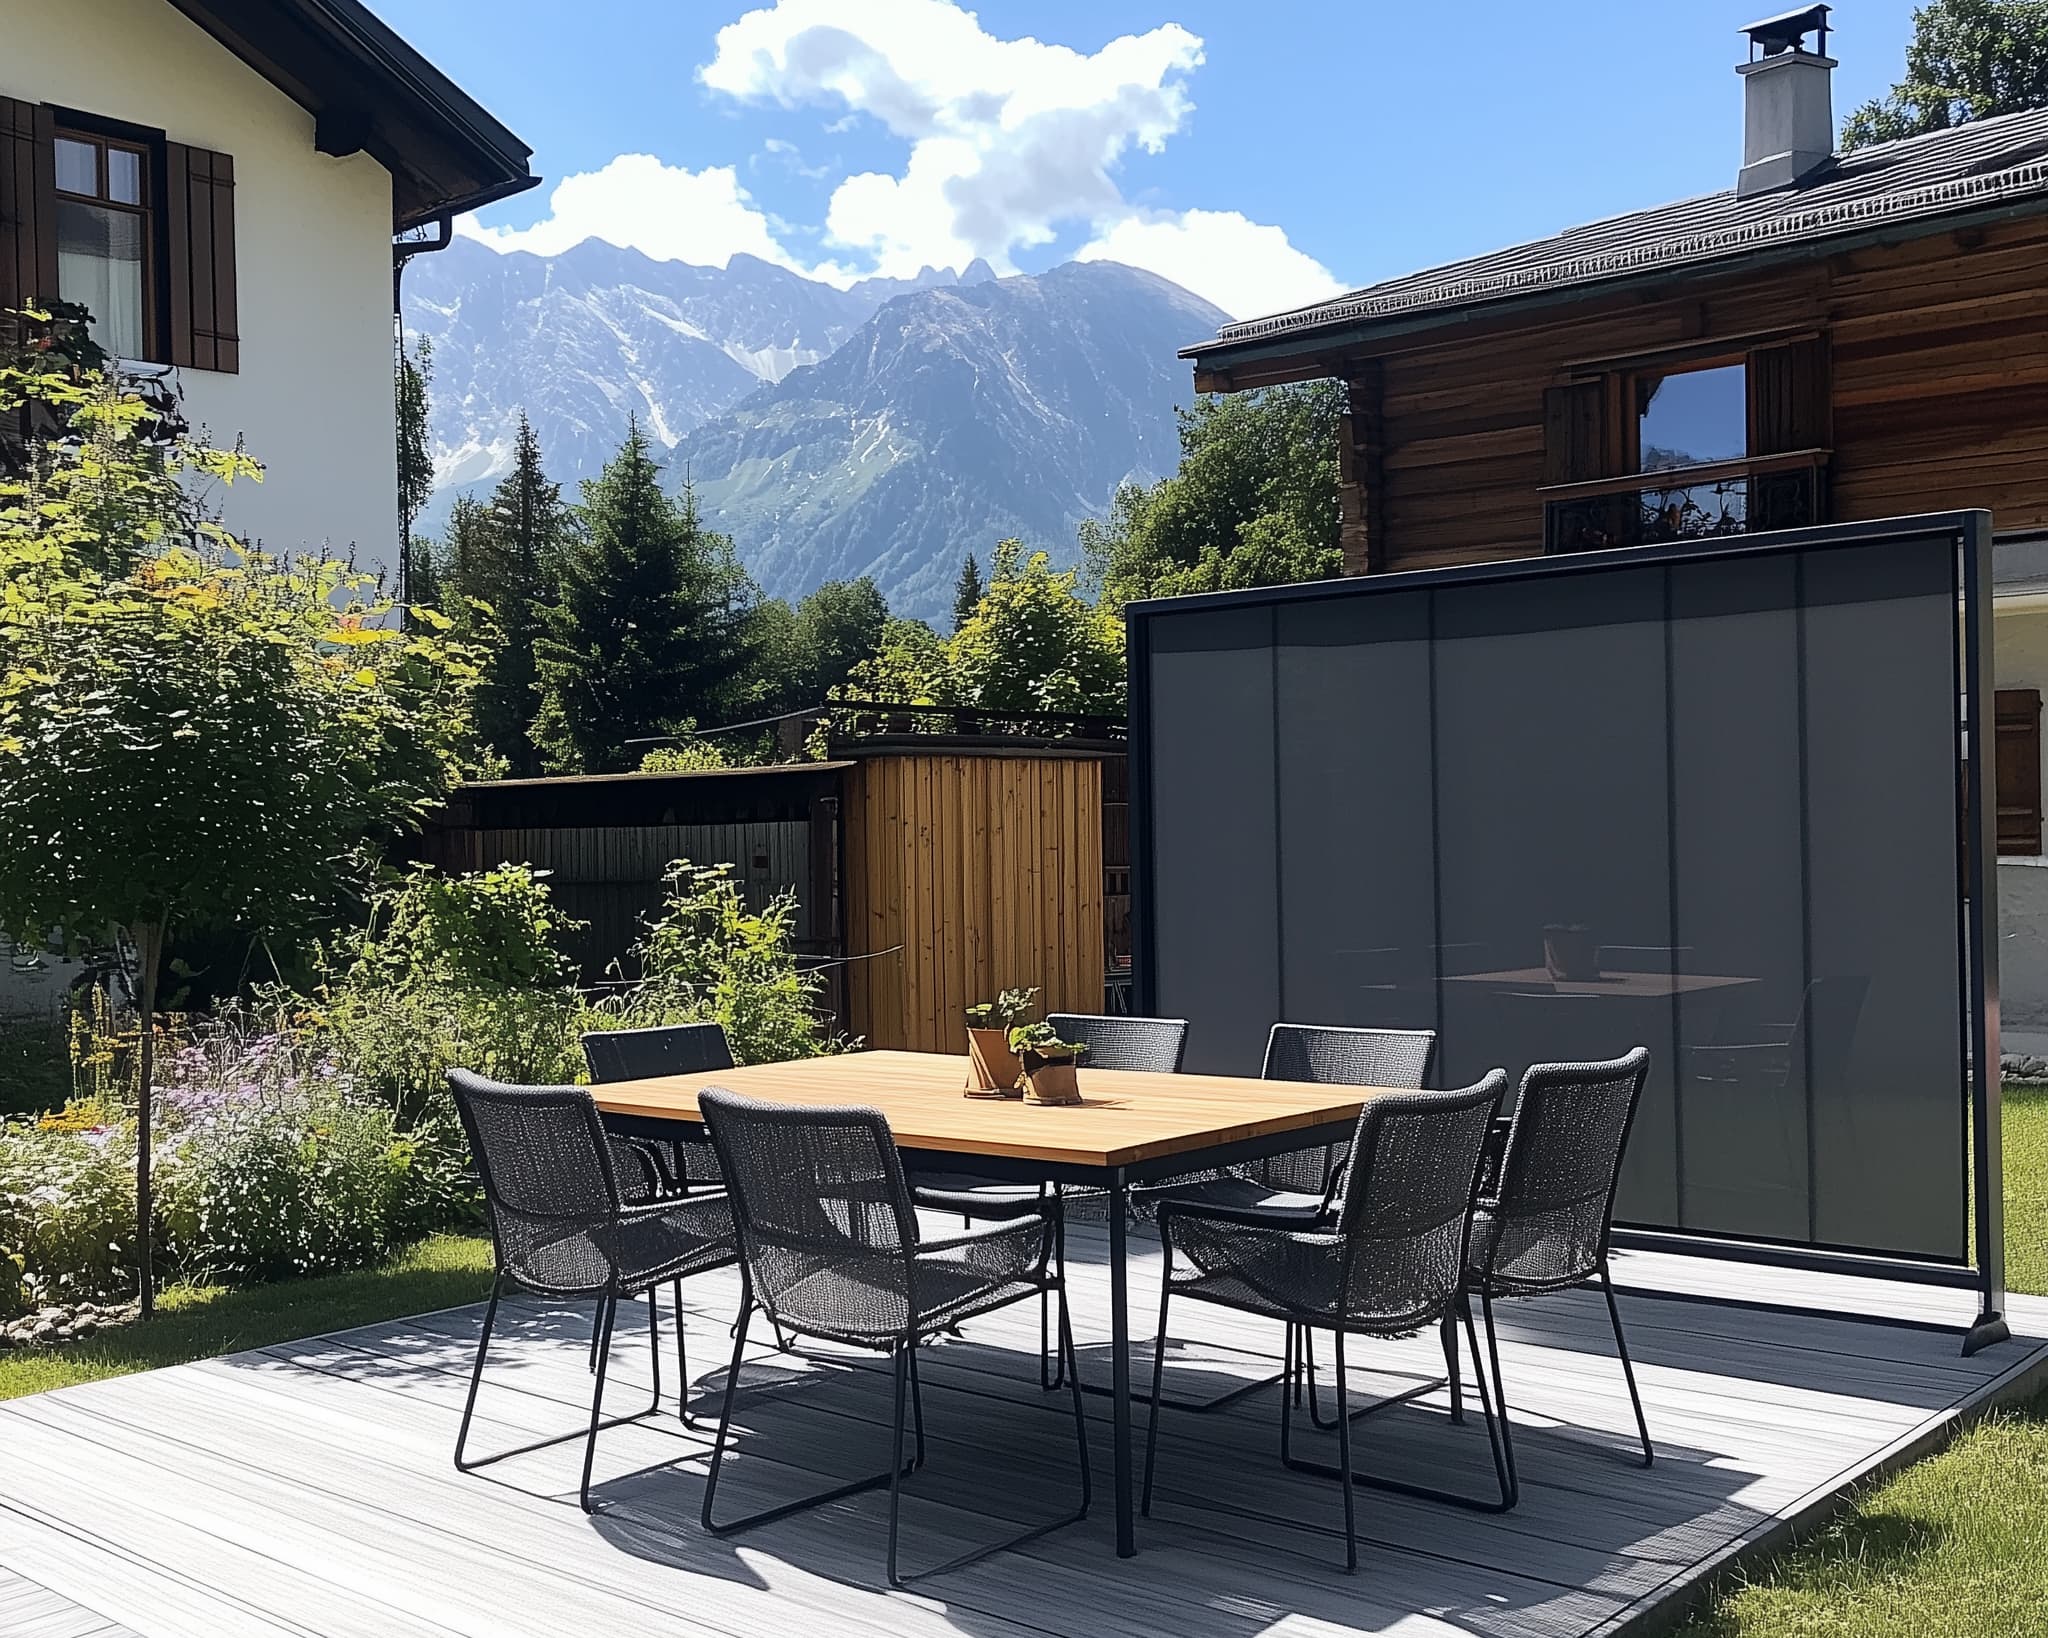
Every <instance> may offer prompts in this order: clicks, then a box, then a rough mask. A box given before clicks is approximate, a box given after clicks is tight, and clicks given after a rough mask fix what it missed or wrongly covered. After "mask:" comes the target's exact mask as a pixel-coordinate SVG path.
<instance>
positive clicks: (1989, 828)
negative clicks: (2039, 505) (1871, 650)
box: [1957, 512, 2012, 1355]
mask: <svg viewBox="0 0 2048 1638" xmlns="http://www.w3.org/2000/svg"><path fill="white" fill-rule="evenodd" d="M1957 544H1958V545H1959V547H1960V549H1961V554H1962V560H1963V563H1962V567H1963V655H1962V659H1963V676H1962V684H1963V714H1964V718H1965V720H1966V723H1967V725H1968V729H1969V736H1970V737H1969V741H1968V751H1969V755H1968V757H1967V758H1966V759H1965V762H1964V768H1965V773H1964V779H1965V781H1966V789H1965V794H1964V802H1965V805H1966V807H1967V809H1968V813H1969V828H1968V832H1967V834H1966V836H1965V838H1964V841H1965V847H1966V850H1967V852H1968V854H1969V859H1968V870H1969V875H1968V887H1967V891H1968V894H1969V902H1968V904H1967V905H1966V907H1965V925H1964V939H1965V941H1966V943H1967V946H1968V954H1969V974H1970V990H1969V1006H1970V1025H1969V1027H1970V1039H1969V1047H1970V1135H1971V1139H1972V1142H1971V1145H1970V1159H1971V1164H1972V1168H1973V1170H1972V1176H1971V1187H1972V1193H1973V1203H1974V1206H1975V1217H1976V1241H1977V1243H1976V1259H1977V1281H1978V1285H1977V1289H1978V1294H1979V1307H1978V1312H1977V1319H1976V1322H1975V1323H1974V1324H1973V1325H1971V1327H1970V1330H1969V1333H1968V1334H1967V1335H1966V1336H1965V1337H1964V1338H1963V1353H1964V1354H1965V1355H1969V1354H1974V1353H1976V1352H1977V1351H1978V1350H1979V1349H1981V1348H1988V1347H1990V1346H1991V1344H1993V1343H1994V1342H2003V1341H2005V1339H2006V1338H2007V1337H2008V1336H2010V1335H2011V1334H2012V1333H2011V1332H2010V1330H2009V1329H2008V1328H2007V1326H2006V1323H2005V1170H2004V1164H2003V1160H2002V1158H2001V1153H2000V1149H2001V1145H2000V1142H1999V1139H2000V1136H2001V1134H2000V1130H1999V1127H2000V1122H2001V1120H2002V1118H2003V1116H2002V1113H2001V1108H2000V1097H1999V1084H1998V1083H1999V1073H1998V1057H1999V1041H1998V898H1997V894H1998V812H1997V799H1996V796H1995V795H1994V786H1993V783H1992V775H1991V768H1992V765H1993V760H1994V758H1995V757H1996V755H1997V729H1996V727H1995V726H1994V723H1993V713H1992V703H1993V700H1994V698H1995V690H1996V687H1997V684H1996V682H1995V679H1994V673H1993V668H1992V647H1991V643H1990V641H1989V638H1990V632H1989V631H1988V630H1987V629H1986V627H1987V621H1986V616H1987V614H1988V613H1989V612H1990V607H1991V514H1990V513H1989V512H1977V513H1973V514H1971V515H1970V516H1969V517H1968V518H1967V519H1966V520H1965V522H1964V527H1963V530H1962V533H1961V534H1960V535H1959V537H1958V542H1957Z"/></svg>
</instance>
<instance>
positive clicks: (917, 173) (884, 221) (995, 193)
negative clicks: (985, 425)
mask: <svg viewBox="0 0 2048 1638" xmlns="http://www.w3.org/2000/svg"><path fill="white" fill-rule="evenodd" d="M1201 61H1202V42H1201V41H1200V40H1199V39H1198V38H1197V37H1196V36H1195V35H1193V34H1191V33H1189V32H1188V31H1187V30H1186V29H1184V28H1182V27H1181V26H1180V25H1179V24H1177V23H1166V24H1162V25H1161V26H1160V27H1158V28H1155V29H1152V30H1150V31H1149V32H1148V33H1145V34H1129V35H1124V36H1121V37H1119V38H1118V39H1115V40H1112V41H1110V42H1109V43H1108V44H1107V45H1105V46H1104V47H1103V48H1102V49H1101V50H1100V51H1096V52H1093V53H1083V52H1079V51H1075V50H1073V49H1072V48H1070V47H1067V46H1061V45H1048V44H1046V43H1044V42H1042V41H1039V40H1035V39H1030V38H1028V37H1027V38H1022V39H1015V40H1005V39H1000V38H998V37H996V36H995V35H992V34H990V33H988V32H987V31H986V30H985V29H983V28H982V26H981V23H980V21H979V19H977V18H976V17H975V16H974V14H973V13H972V12H967V11H962V10H961V9H960V8H959V7H958V6H957V5H954V4H951V3H950V0H866V3H865V4H863V5H862V6H861V7H860V8H859V9H858V11H857V12H853V11H851V10H850V8H848V7H846V6H845V5H844V4H843V3H841V0H777V3H776V4H774V5H771V6H767V7H764V8H763V9H761V10H758V11H750V12H748V13H746V14H745V15H744V16H742V17H741V18H739V19H738V20H737V21H736V22H733V23H730V24H728V25H726V27H724V28H722V29H720V30H719V32H718V41H717V51H716V54H715V55H714V56H713V58H712V60H711V61H710V62H709V63H708V64H706V65H705V66H704V68H703V69H702V70H701V71H700V78H701V79H702V80H703V82H704V84H705V85H706V86H707V87H708V88H710V89H711V90H713V91H718V92H722V93H724V94H726V95H729V96H732V97H736V98H739V99H741V100H745V101H753V102H771V103H775V104H777V105H780V106H782V107H790V108H794V107H798V106H806V105H812V106H815V105H823V106H826V107H834V108H837V107H843V108H845V109H846V110H847V111H848V112H849V113H855V114H865V115H867V116H869V117H871V118H873V119H875V120H878V121H879V122H880V123H881V124H882V125H883V126H884V127H886V128H887V129H888V130H889V131H890V132H891V133H892V134H893V135H895V136H897V137H899V138H901V139H903V140H904V141H905V142H907V143H909V145H910V153H909V156H908V158H907V160H906V161H905V163H904V166H903V169H902V171H901V173H900V174H893V175H892V174H889V173H887V172H881V171H867V172H863V173H861V174H860V175H857V176H849V177H847V178H846V179H845V180H844V181H843V182H841V183H840V184H839V186H838V188H837V189H836V190H834V192H833V195H832V202H831V205H830V207H829V209H828V211H827V214H826V221H825V229H826V234H827V238H828V240H829V242H831V243H834V244H837V245H840V246H843V247H845V248H846V249H848V250H851V251H856V252H858V253H860V254H861V255H862V256H863V257H864V258H866V259H868V260H869V261H871V262H872V263H873V266H874V270H875V271H876V272H878V273H882V274H886V275H891V276H896V277H903V276H908V275H910V274H914V273H915V272H917V270H918V269H919V268H920V267H922V266H925V265H927V264H930V265H934V266H947V267H959V266H963V265H965V264H966V263H967V262H969V261H972V260H973V259H974V258H975V257H977V256H982V257H986V258H987V259H988V261H989V262H990V263H991V264H992V265H994V266H995V267H996V268H997V269H998V270H1001V271H1008V270H1010V269H1012V268H1013V267H1014V266H1015V263H1014V261H1013V259H1012V257H1013V253H1014V252H1016V251H1018V250H1022V249H1028V248H1030V247H1032V246H1036V245H1043V244H1046V243H1049V242H1050V241H1051V240H1052V239H1054V238H1055V237H1056V236H1057V234H1058V232H1059V228H1060V225H1061V224H1063V223H1070V222H1077V221H1078V222H1088V223H1097V222H1103V221H1112V220H1115V219H1116V218H1118V217H1119V216H1121V215H1122V214H1123V213H1124V211H1125V210H1126V208H1127V207H1126V206H1125V204H1124V200H1123V195H1122V193H1121V192H1120V190H1119V189H1118V187H1117V184H1116V182H1115V180H1114V179H1113V177H1112V174H1111V173H1112V171H1113V170H1114V168H1115V167H1116V165H1117V163H1118V162H1119V161H1120V160H1121V159H1122V158H1123V156H1124V155H1125V154H1126V153H1128V152H1129V151H1130V150H1131V149H1132V148H1134V147H1135V148H1139V149H1142V150H1144V151H1146V152H1153V153H1156V152H1157V151H1158V150H1159V149H1160V147H1161V146H1162V145H1163V144H1164V143H1165V141H1166V139H1167V138H1168V137H1170V136H1172V135H1173V134H1174V133H1175V132H1176V131H1178V130H1180V129H1181V127H1182V125H1183V124H1184V123H1185V122H1186V120H1187V117H1188V114H1189V113H1190V111H1191V110H1192V108H1193V103H1192V101H1191V100H1190V98H1189V96H1188V92H1187V85H1186V76H1187V75H1188V73H1189V72H1190V71H1191V70H1193V69H1194V68H1195V67H1196V66H1197V65H1199V64H1200V62H1201Z"/></svg>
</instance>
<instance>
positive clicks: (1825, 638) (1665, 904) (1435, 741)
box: [1131, 525, 1968, 1262]
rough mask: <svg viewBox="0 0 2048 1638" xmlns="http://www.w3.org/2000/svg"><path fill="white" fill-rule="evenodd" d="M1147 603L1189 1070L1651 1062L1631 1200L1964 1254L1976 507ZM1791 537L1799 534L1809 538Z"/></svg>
mask: <svg viewBox="0 0 2048 1638" xmlns="http://www.w3.org/2000/svg"><path fill="white" fill-rule="evenodd" d="M1828 533H1829V538H1828V539H1827V540H1826V541H1825V542H1824V543H1816V544H1813V545H1811V546H1807V547H1780V548H1770V547H1768V546H1767V545H1766V544H1765V543H1766V542H1768V540H1769V538H1770V537H1755V541H1754V543H1748V544H1744V545H1742V546H1741V547H1739V548H1738V549H1729V548H1728V547H1727V545H1726V544H1725V543H1713V544H1711V545H1707V546H1705V547H1703V548H1693V549H1688V550H1680V551H1670V552H1663V553H1652V554H1641V553H1638V554H1627V553H1612V554H1602V555H1601V556H1600V557H1599V558H1598V559H1593V558H1588V559H1584V560H1562V561H1560V560H1556V559H1550V560H1538V561H1537V562H1536V563H1535V564H1532V565H1530V566H1528V567H1527V568H1526V569H1525V570H1522V571H1519V572H1518V571H1517V570H1516V569H1515V568H1514V567H1513V566H1498V567H1489V568H1488V569H1486V570H1481V571H1461V570H1447V571H1438V572H1436V573H1434V574H1414V575H1401V576H1385V577H1381V578H1380V579H1379V580H1378V581H1377V582H1375V581H1374V580H1372V579H1367V580H1363V581H1359V582H1354V583H1350V584H1348V585H1346V586H1344V587H1341V588H1332V587H1330V586H1328V585H1324V586H1320V587H1316V588H1295V589H1292V590H1286V589H1282V590H1277V591H1274V592H1268V593H1260V594H1244V595H1241V596H1232V597H1223V598H1207V599H1186V600H1182V601H1179V602H1160V603H1150V604H1142V605H1138V606H1137V607H1136V608H1134V609H1133V610H1132V611H1131V612H1132V637H1133V645H1132V665H1133V668H1134V682H1133V723H1132V734H1133V747H1132V749H1133V757H1134V766H1135V770H1136V786H1137V791H1138V797H1137V800H1138V804H1139V806H1138V811H1137V815H1136V817H1137V822H1138V825H1139V828H1140V835H1139V837H1138V838H1137V846H1138V851H1137V856H1136V857H1137V869H1138V875H1139V879H1138V882H1137V891H1138V895H1139V918H1140V920H1139V930H1138V937H1139V956H1138V959H1139V976H1138V982H1139V995H1140V998H1141V1002H1142V1004H1143V1005H1144V1006H1145V1007H1146V1008H1147V1009H1148V1010H1151V1011H1154V1012H1158V1013H1163V1014H1166V1015H1169V1016H1185V1017H1187V1018H1188V1019H1189V1020H1190V1021H1191V1030H1190V1034H1189V1039H1188V1050H1187V1061H1186V1067H1187V1068H1188V1069H1189V1070H1191V1071H1213V1072H1221V1073H1236V1074H1256V1073H1257V1072H1258V1070H1259V1066H1260V1060H1261V1055H1262V1052H1263V1048H1264V1043H1265V1037H1266V1031H1267V1029H1268V1027H1269V1026H1270V1025H1271V1024H1272V1023H1274V1022H1275V1021H1276V1020H1280V1019H1286V1020H1291V1021H1295V1022H1301V1023H1331V1024H1362V1025H1375V1026H1394V1027H1416V1028H1432V1029H1435V1030H1437V1031H1438V1032H1439V1048H1438V1059H1437V1063H1436V1066H1435V1070H1434V1074H1433V1077H1432V1084H1435V1085H1442V1086H1452V1085H1460V1084H1464V1083H1465V1082H1468V1081H1471V1080H1474V1079H1477V1078H1478V1077H1479V1076H1480V1075H1481V1074H1482V1073H1483V1072H1484V1071H1485V1070H1486V1069H1488V1068H1489V1067H1491V1066H1492V1065H1494V1064H1502V1065H1505V1066H1506V1067H1507V1068H1508V1070H1509V1071H1510V1073H1511V1074H1514V1075H1517V1076H1519V1074H1520V1072H1521V1070H1522V1069H1523V1068H1524V1067H1525V1066H1526V1065H1527V1064H1529V1063H1530V1062H1532V1061H1553V1060H1571V1059H1584V1058H1598V1057H1609V1056H1614V1055H1617V1054H1619V1053H1621V1052H1623V1051H1625V1050H1626V1049H1628V1048H1629V1047H1631V1046H1633V1045H1635V1044H1636V1043H1638V1042H1640V1043H1642V1044H1644V1045H1646V1046H1648V1047H1649V1049H1650V1051H1651V1054H1652V1062H1653V1070H1652V1079H1651V1082H1650V1085H1649V1089H1648V1091H1647V1093H1646V1095H1645V1099H1644V1103H1643V1106H1642V1110H1641V1113H1640V1115H1639V1117H1638V1121H1637V1125H1636V1129H1635V1133H1634V1136H1633V1139H1632V1141H1631V1143H1630V1146H1629V1154H1628V1161H1627V1169H1626V1175H1625V1177H1624V1181H1623V1185H1622V1193H1621V1197H1620V1201H1619V1203H1618V1208H1617V1216H1618V1217H1619V1218H1620V1219H1621V1220H1622V1221H1624V1222H1629V1223H1634V1224H1637V1225H1642V1226H1646V1227H1654V1228H1665V1229H1677V1230H1683V1231H1689V1232H1693V1233H1698V1234H1708V1235H1714V1236H1730V1237H1741V1238H1752V1239H1758V1240H1765V1241H1774V1242H1791V1243H1795V1244H1805V1245H1812V1246H1821V1247H1833V1248H1841V1249H1849V1250H1858V1251H1870V1252H1880V1253H1887V1254H1896V1255H1902V1256H1910V1257H1914V1258H1920V1259H1932V1260H1938V1261H1948V1262H1961V1261H1963V1260H1965V1258H1966V1256H1967V1253H1968V1245H1967V1241H1966V1236H1967V1230H1968V1209H1967V1198H1968V1197H1967V1193H1966V1188H1967V1176H1968V1173H1967V1167H1966V1157H1965V1144H1966V1139H1967V1120H1966V1109H1967V1107H1968V1105H1967V1102H1966V1096H1965V1056H1964V1049H1963V1042H1964V1038H1965V1036H1964V1024H1965V1016H1966V1011H1967V1007H1968V1001H1967V982H1968V981H1967V962H1966V961H1965V960H1964V959H1963V957H1964V938H1963V934H1964V911H1963V898H1962V893H1961V882H1962V874H1963V866H1964V859H1963V850H1962V845H1961V832H1960V827H1959V824H1958V814H1957V800H1956V797H1957V789H1958V785H1957V780H1958V765H1959V738H1958V734H1959V724H1958V699H1959V693H1958V690H1959V682H1958V678H1959V650H1958V644H1959V636H1958V616H1957V608H1958V594H1957V583H1956V575H1957V567H1956V565H1957V550H1956V546H1957V536H1956V534H1955V532H1954V529H1953V528H1950V529H1949V530H1947V531H1945V532H1944V531H1939V530H1937V531H1934V532H1931V533H1930V532H1928V531H1927V527H1926V526H1925V525H1922V526H1921V528H1920V532H1917V533H1916V532H1913V531H1912V530H1910V529H1907V530H1903V531H1902V530H1900V529H1891V530H1889V531H1888V530H1886V529H1884V528H1881V527H1877V526H1873V527H1872V529H1871V530H1870V531H1868V532H1867V534H1866V535H1864V536H1860V537H1859V538H1856V539H1853V540H1847V541H1845V540H1843V539H1841V538H1839V536H1840V533H1841V532H1840V531H1830V532H1828ZM1788 538H1789V537H1788Z"/></svg>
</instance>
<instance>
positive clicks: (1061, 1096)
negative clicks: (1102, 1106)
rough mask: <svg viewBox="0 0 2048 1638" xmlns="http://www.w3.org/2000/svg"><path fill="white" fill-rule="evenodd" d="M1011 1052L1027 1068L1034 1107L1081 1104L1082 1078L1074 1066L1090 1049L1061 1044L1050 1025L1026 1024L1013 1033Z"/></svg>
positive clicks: (1012, 1031) (1028, 1083) (1069, 1043)
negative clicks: (1038, 1104)
mask: <svg viewBox="0 0 2048 1638" xmlns="http://www.w3.org/2000/svg"><path fill="white" fill-rule="evenodd" d="M1010 1049H1011V1050H1012V1051H1013V1052H1015V1053H1016V1054H1017V1056H1018V1058H1019V1059H1020V1060H1021V1061H1022V1063H1023V1065H1024V1080H1025V1084H1026V1085H1027V1086H1028V1087H1029V1089H1030V1090H1029V1092H1028V1094H1027V1095H1028V1096H1029V1097H1030V1099H1031V1101H1032V1102H1033V1103H1079V1102H1080V1101H1081V1082H1080V1078H1079V1077H1078V1076H1077V1075H1076V1074H1075V1073H1074V1066H1075V1065H1076V1064H1077V1063H1078V1062H1079V1061H1080V1057H1081V1054H1082V1053H1084V1052H1086V1051H1087V1050H1088V1048H1087V1047H1086V1046H1084V1045H1082V1044H1081V1043H1080V1042H1079V1041H1062V1040H1061V1039H1060V1037H1059V1032H1058V1031H1057V1030H1055V1029H1054V1028H1053V1027H1052V1025H1050V1024H1025V1025H1023V1026H1021V1027H1020V1028H1017V1029H1013V1030H1011V1031H1010Z"/></svg>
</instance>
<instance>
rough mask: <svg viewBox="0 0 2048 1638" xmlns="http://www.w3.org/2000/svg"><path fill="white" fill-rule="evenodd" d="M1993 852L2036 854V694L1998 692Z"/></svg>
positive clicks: (2038, 703) (2038, 718) (2038, 843)
mask: <svg viewBox="0 0 2048 1638" xmlns="http://www.w3.org/2000/svg"><path fill="white" fill-rule="evenodd" d="M1995 721H1996V724H1997V733H1996V736H1995V743H1996V748H1997V749H1996V755H1995V757H1994V759H1993V764H1992V766H1993V769H1994V771H1995V773H1996V780H1997V797H1998V851H1999V852H2000V853H2021V854H2035V853H2039V852H2040V851H2041V691H2040V690H2039V689H2038V688H2001V689H1999V690H1998V695H1997V709H1996V712H1995Z"/></svg>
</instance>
